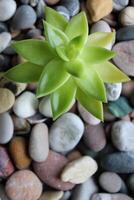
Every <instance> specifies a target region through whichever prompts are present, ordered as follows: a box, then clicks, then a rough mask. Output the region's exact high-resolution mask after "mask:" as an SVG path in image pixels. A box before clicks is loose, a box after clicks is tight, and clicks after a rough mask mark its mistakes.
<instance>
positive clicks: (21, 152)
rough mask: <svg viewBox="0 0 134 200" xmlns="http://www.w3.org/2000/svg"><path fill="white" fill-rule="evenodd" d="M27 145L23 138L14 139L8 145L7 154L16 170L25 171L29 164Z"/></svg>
mask: <svg viewBox="0 0 134 200" xmlns="http://www.w3.org/2000/svg"><path fill="white" fill-rule="evenodd" d="M27 150H28V143H27V141H26V139H25V138H23V137H14V138H13V139H12V140H11V142H10V144H9V152H10V154H11V156H12V160H13V161H14V163H15V166H16V167H17V169H26V168H28V167H29V166H30V164H31V159H30V157H29V155H28V151H27Z"/></svg>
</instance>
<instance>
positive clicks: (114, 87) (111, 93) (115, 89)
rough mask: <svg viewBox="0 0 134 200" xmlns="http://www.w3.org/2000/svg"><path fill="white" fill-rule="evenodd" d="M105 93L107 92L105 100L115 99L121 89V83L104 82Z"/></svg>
mask: <svg viewBox="0 0 134 200" xmlns="http://www.w3.org/2000/svg"><path fill="white" fill-rule="evenodd" d="M105 87H106V94H107V100H108V101H116V100H117V99H118V98H119V97H120V94H121V90H122V84H121V83H113V84H110V83H106V84H105Z"/></svg>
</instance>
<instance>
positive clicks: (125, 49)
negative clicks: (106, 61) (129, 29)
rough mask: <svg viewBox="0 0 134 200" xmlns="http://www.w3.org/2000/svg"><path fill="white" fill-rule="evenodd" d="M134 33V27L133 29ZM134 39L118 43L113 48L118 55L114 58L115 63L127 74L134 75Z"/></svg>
mask: <svg viewBox="0 0 134 200" xmlns="http://www.w3.org/2000/svg"><path fill="white" fill-rule="evenodd" d="M133 33H134V29H133ZM133 48H134V40H132V41H127V42H120V43H117V44H116V45H115V46H114V48H113V50H114V51H115V52H116V56H115V57H114V58H113V61H114V63H115V64H116V66H117V67H119V68H120V69H121V70H122V71H124V72H125V73H126V74H127V75H130V76H134V51H133Z"/></svg>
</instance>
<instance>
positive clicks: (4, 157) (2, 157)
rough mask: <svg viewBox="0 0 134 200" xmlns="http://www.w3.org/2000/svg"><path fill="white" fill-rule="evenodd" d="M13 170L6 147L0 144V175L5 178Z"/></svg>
mask: <svg viewBox="0 0 134 200" xmlns="http://www.w3.org/2000/svg"><path fill="white" fill-rule="evenodd" d="M13 172H14V166H13V164H12V161H11V160H10V157H9V154H8V152H7V150H6V148H4V147H2V146H0V177H2V178H6V177H8V176H10V175H11V174H12V173H13Z"/></svg>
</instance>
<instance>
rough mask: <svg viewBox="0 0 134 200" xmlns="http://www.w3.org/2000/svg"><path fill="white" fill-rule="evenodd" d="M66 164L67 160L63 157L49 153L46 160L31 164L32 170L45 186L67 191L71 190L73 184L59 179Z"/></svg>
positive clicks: (52, 152)
mask: <svg viewBox="0 0 134 200" xmlns="http://www.w3.org/2000/svg"><path fill="white" fill-rule="evenodd" d="M67 163H68V160H67V158H66V157H65V156H63V155H61V154H58V153H56V152H54V151H49V155H48V157H47V160H46V161H44V162H41V163H37V162H33V168H34V171H35V173H36V174H37V175H38V176H39V178H40V179H41V180H42V181H43V182H44V183H45V184H47V185H49V186H50V187H52V188H54V189H57V190H62V191H67V190H70V189H72V188H73V187H74V184H72V183H69V182H63V181H62V180H61V179H60V177H59V174H60V173H61V172H62V170H63V168H64V167H65V166H66V164H67Z"/></svg>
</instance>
